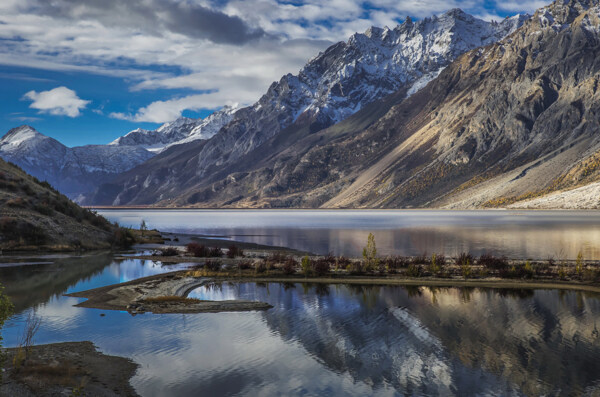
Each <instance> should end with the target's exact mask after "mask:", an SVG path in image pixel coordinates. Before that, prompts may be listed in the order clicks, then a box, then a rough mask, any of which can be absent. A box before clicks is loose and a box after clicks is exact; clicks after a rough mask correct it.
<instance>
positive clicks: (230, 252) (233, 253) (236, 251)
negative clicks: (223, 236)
mask: <svg viewBox="0 0 600 397" xmlns="http://www.w3.org/2000/svg"><path fill="white" fill-rule="evenodd" d="M238 256H244V251H242V249H241V248H239V247H238V246H237V245H235V244H232V245H230V246H229V247H228V248H227V257H228V258H235V257H238Z"/></svg>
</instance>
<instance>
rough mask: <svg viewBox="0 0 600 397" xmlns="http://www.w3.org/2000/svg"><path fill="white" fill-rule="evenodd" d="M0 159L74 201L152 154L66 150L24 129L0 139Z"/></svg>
mask: <svg viewBox="0 0 600 397" xmlns="http://www.w3.org/2000/svg"><path fill="white" fill-rule="evenodd" d="M0 157H2V158H3V159H5V160H7V161H10V162H13V163H15V164H17V165H19V166H20V167H22V168H23V169H24V170H25V171H27V172H28V173H30V174H32V175H33V176H35V177H37V178H39V179H41V180H45V181H47V182H49V183H50V184H51V185H52V186H54V187H56V189H58V190H60V191H61V192H63V193H65V194H66V195H68V196H69V197H71V198H77V196H78V195H80V194H82V193H85V192H89V191H93V189H94V188H95V187H96V186H98V185H99V184H100V183H102V182H104V181H106V180H108V178H110V177H111V176H114V175H116V174H119V173H122V172H124V171H127V170H129V169H131V168H133V167H134V166H136V165H138V164H140V163H142V162H144V161H146V160H148V159H149V158H150V157H152V153H150V152H148V151H147V150H145V149H143V148H141V147H125V146H107V145H87V146H79V147H73V148H69V147H66V146H65V145H63V144H61V143H60V142H58V141H57V140H55V139H52V138H50V137H47V136H45V135H42V134H40V133H39V132H37V131H36V130H35V129H33V128H32V127H30V126H26V125H25V126H21V127H18V128H13V129H12V130H10V131H9V132H8V133H7V134H6V135H4V137H2V139H0Z"/></svg>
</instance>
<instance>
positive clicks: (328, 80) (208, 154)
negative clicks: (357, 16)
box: [92, 10, 527, 205]
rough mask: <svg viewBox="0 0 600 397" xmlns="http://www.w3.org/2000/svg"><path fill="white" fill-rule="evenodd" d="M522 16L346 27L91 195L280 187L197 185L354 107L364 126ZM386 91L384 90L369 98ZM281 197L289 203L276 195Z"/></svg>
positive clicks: (199, 194)
mask: <svg viewBox="0 0 600 397" xmlns="http://www.w3.org/2000/svg"><path fill="white" fill-rule="evenodd" d="M526 19H527V18H526V17H524V16H517V17H514V18H509V19H506V20H504V21H502V22H501V23H488V22H484V21H482V20H478V19H476V18H474V17H472V16H469V15H467V14H465V13H464V12H462V11H460V10H451V11H449V12H447V13H446V14H444V15H442V16H440V17H432V18H426V19H424V20H422V21H419V22H412V21H411V20H410V19H407V20H406V21H405V22H404V23H403V24H401V25H399V26H398V27H396V28H395V29H388V28H386V29H379V28H371V29H369V30H368V31H367V32H365V33H364V34H355V35H353V36H352V37H351V38H350V39H349V40H348V41H347V42H340V43H338V44H335V45H333V46H331V47H330V48H328V49H327V50H326V51H325V52H323V53H321V54H319V55H318V56H317V57H315V58H313V59H312V60H311V61H309V63H308V64H307V65H306V66H305V67H304V68H303V69H302V70H301V71H300V73H299V74H298V75H297V76H293V75H291V74H288V75H286V76H284V77H283V78H282V79H281V80H280V81H279V82H276V83H273V85H271V87H270V88H269V90H268V91H267V93H266V94H265V95H264V96H263V97H262V98H261V99H260V100H259V101H258V102H257V103H255V104H254V105H253V106H250V107H247V108H244V109H240V110H238V111H237V112H236V113H235V114H234V115H233V119H232V120H231V122H229V123H228V124H227V125H225V126H224V127H223V128H222V129H221V130H220V132H219V133H218V134H216V135H215V136H214V137H213V138H212V139H209V140H207V141H204V142H194V143H192V144H189V145H180V146H179V147H172V148H170V149H168V150H166V151H164V152H163V153H161V154H160V155H158V156H157V157H155V158H153V159H152V160H150V161H148V162H146V163H144V164H143V165H142V166H140V167H137V168H136V169H135V170H132V171H130V172H127V173H125V174H124V175H121V176H119V177H118V178H116V179H115V180H114V181H113V182H112V183H110V184H107V185H105V186H103V187H101V188H100V189H99V191H98V194H97V195H96V196H95V197H94V198H93V199H92V202H94V203H97V204H114V205H118V204H152V203H156V202H161V203H162V204H169V205H188V204H191V205H224V204H225V205H228V204H232V205H233V203H234V202H235V201H240V200H239V199H238V200H233V199H234V198H236V197H238V196H240V197H241V198H247V197H248V196H252V197H254V196H257V195H258V196H263V195H264V194H267V195H271V194H277V195H279V194H280V193H281V192H282V191H283V192H285V191H286V190H289V189H288V188H289V187H286V186H282V185H280V184H279V182H277V186H275V189H274V190H273V189H272V188H271V187H269V186H270V184H269V182H268V181H267V180H264V179H260V180H254V181H253V182H252V183H251V185H253V184H257V185H267V186H266V187H264V186H263V187H262V188H261V190H263V191H262V192H256V188H254V189H253V188H252V186H244V187H242V188H241V189H240V193H237V192H236V193H235V197H232V196H231V195H230V194H225V195H224V196H223V197H222V198H221V199H218V200H214V199H213V198H212V197H211V195H212V196H214V194H212V193H209V194H205V193H207V192H209V191H212V190H213V188H212V187H211V186H212V185H213V183H215V182H218V183H226V181H235V180H236V176H235V175H237V173H238V172H248V171H252V172H257V167H259V165H258V164H257V162H263V161H264V160H265V159H266V158H273V157H276V156H280V155H282V153H283V152H285V151H287V150H288V148H289V146H290V145H292V144H295V143H297V142H298V141H301V140H304V142H305V143H306V142H308V141H310V142H312V143H314V142H313V138H314V136H315V133H317V132H319V131H322V130H323V129H325V128H327V127H330V126H332V125H334V124H336V123H340V122H346V121H347V120H348V118H349V116H351V115H356V114H357V112H358V113H360V114H361V115H362V116H361V117H362V119H361V118H357V117H355V116H352V117H354V119H353V120H354V121H353V122H354V123H355V124H356V128H354V129H361V128H363V129H364V127H366V126H368V125H369V124H370V123H372V122H374V121H375V120H377V119H378V118H379V117H381V116H383V115H384V114H385V112H386V111H387V110H388V109H389V107H390V106H392V105H394V104H395V103H397V102H399V101H400V100H402V99H404V98H406V97H407V96H410V95H413V94H415V92H417V91H418V90H419V89H420V88H422V87H424V86H425V85H426V83H427V82H428V81H430V80H431V79H434V78H435V77H436V76H437V75H438V74H439V73H440V72H441V71H442V70H443V69H444V68H445V67H446V66H447V65H449V64H450V63H451V62H452V61H453V60H454V59H456V58H457V57H458V56H459V55H460V54H462V53H464V52H465V51H468V50H472V49H474V48H477V47H480V46H482V45H488V44H491V43H494V42H496V41H498V40H499V39H501V38H503V37H504V36H506V35H507V34H510V33H511V32H513V31H514V30H515V29H517V28H518V27H519V26H520V25H521V24H522V23H523V22H524V21H525V20H526ZM387 96H390V98H391V99H390V98H388V99H386V100H385V101H383V102H381V103H380V104H379V105H378V106H377V107H373V106H369V105H370V104H373V103H374V101H379V100H382V98H384V97H387ZM334 130H335V131H338V130H339V129H335V127H334ZM307 140H308V141H307ZM278 158H279V157H278ZM283 161H285V160H283ZM288 171H289V170H288ZM261 178H262V177H261ZM267 178H269V177H268V176H267ZM223 181H224V182H223ZM244 185H248V183H247V182H245V183H244ZM265 189H266V190H265ZM269 189H270V190H269ZM213 193H216V192H213ZM232 200H233V201H232ZM252 201H256V200H254V199H252ZM281 204H282V205H288V204H289V205H292V203H291V202H289V203H286V202H285V200H284V202H282V203H281ZM235 205H246V204H242V203H238V204H235ZM248 205H256V204H248ZM269 205H270V204H269ZM273 205H276V204H273ZM293 205H295V204H293ZM302 205H304V204H302ZM306 205H309V204H308V203H306ZM310 205H313V204H310Z"/></svg>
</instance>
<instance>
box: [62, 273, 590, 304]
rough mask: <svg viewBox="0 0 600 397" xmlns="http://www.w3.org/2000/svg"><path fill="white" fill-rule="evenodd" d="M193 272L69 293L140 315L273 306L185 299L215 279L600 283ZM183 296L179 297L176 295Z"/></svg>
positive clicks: (561, 286) (566, 286)
mask: <svg viewBox="0 0 600 397" xmlns="http://www.w3.org/2000/svg"><path fill="white" fill-rule="evenodd" d="M194 273H196V272H194V271H189V270H179V271H174V272H169V273H163V274H158V275H154V276H149V277H143V278H140V279H136V280H132V281H128V282H125V283H119V284H113V285H108V286H105V287H100V288H95V289H91V290H86V291H80V292H75V293H71V294H67V295H65V296H70V297H77V298H86V299H87V300H86V301H84V302H81V303H79V304H77V305H75V306H76V307H86V308H93V309H102V310H122V311H123V310H126V311H128V312H129V313H131V314H133V315H135V314H141V313H145V312H152V313H155V314H167V313H208V312H210V313H216V312H231V311H255V310H268V309H270V308H271V307H272V306H271V305H269V304H267V303H264V302H258V301H241V300H231V301H198V300H196V299H190V300H187V295H188V294H189V293H190V292H191V291H193V290H194V289H196V288H199V287H201V286H203V285H206V284H210V283H213V282H235V283H298V284H329V285H334V284H346V285H350V284H352V285H382V286H406V287H439V288H486V289H537V290H541V289H555V290H570V291H580V292H591V293H597V294H600V285H598V284H591V283H583V282H572V281H571V282H560V281H557V280H547V281H546V280H545V281H542V280H505V279H500V278H493V277H490V278H486V279H467V280H462V279H443V278H434V277H431V278H408V277H401V276H398V277H393V276H391V277H390V276H388V277H382V276H373V277H368V276H349V275H338V276H337V277H336V276H335V275H333V276H327V277H298V276H297V275H291V276H282V275H272V276H268V275H267V276H256V275H241V276H240V275H238V276H236V275H232V274H222V275H218V274H210V275H208V274H206V275H195V274H194ZM161 298H165V300H166V299H167V298H168V299H170V300H171V301H172V303H170V302H161V303H156V302H149V300H152V299H157V300H160V299H161ZM175 298H180V299H175Z"/></svg>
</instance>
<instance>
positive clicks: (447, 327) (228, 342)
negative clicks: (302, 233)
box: [0, 256, 600, 396]
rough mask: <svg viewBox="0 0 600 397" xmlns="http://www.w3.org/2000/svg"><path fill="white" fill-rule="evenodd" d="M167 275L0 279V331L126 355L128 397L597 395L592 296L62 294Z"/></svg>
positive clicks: (122, 267) (138, 272)
mask: <svg viewBox="0 0 600 397" xmlns="http://www.w3.org/2000/svg"><path fill="white" fill-rule="evenodd" d="M31 262H34V261H33V260H32V261H31ZM185 267H186V265H185V264H183V265H178V268H185ZM174 269H175V268H173V267H172V266H168V267H167V266H161V264H160V263H155V262H152V261H142V260H137V259H129V260H125V261H114V260H113V259H112V258H111V257H110V256H88V257H83V258H65V259H59V260H58V261H57V263H56V264H54V265H47V264H46V265H28V266H22V267H10V268H8V267H4V268H0V281H1V282H2V283H3V284H4V285H5V286H6V292H7V293H8V294H9V295H10V296H11V298H12V299H13V301H14V302H15V305H16V310H17V313H18V314H17V315H16V316H15V317H14V318H13V319H11V320H10V321H9V322H8V323H7V325H6V327H5V329H4V330H3V336H4V338H5V340H4V343H5V345H7V346H15V345H16V344H17V343H18V341H19V335H20V334H21V332H22V328H23V323H24V319H25V318H26V317H27V314H28V312H29V311H31V310H36V312H37V314H38V315H39V316H40V317H41V318H42V326H41V329H40V331H39V333H38V334H37V335H36V343H49V342H61V341H81V340H91V341H92V342H94V343H95V344H96V346H98V347H99V348H100V350H101V351H102V352H104V353H107V354H114V355H119V356H125V357H130V358H132V359H133V360H135V361H136V362H137V363H139V364H140V368H139V370H138V372H137V374H136V376H135V377H134V378H133V379H132V384H133V385H134V387H135V388H136V389H137V390H138V392H139V393H140V394H141V395H142V396H165V395H174V396H196V395H207V396H216V395H256V396H259V395H260V396H267V395H328V396H334V395H343V396H346V395H357V396H364V395H443V396H447V395H457V396H465V395H540V394H547V395H569V394H588V395H597V393H599V392H600V339H599V335H598V328H597V327H598V323H600V297H599V296H598V295H595V294H589V293H582V292H565V291H556V290H535V291H534V290H491V289H456V288H444V289H436V288H409V289H407V288H402V287H373V286H371V287H367V286H363V287H361V286H343V285H338V286H328V285H310V284H277V283H271V284H259V285H257V284H255V283H242V284H221V285H213V286H208V287H203V288H200V289H198V290H196V291H194V292H193V293H192V296H195V297H198V298H202V299H237V298H242V299H256V300H261V301H266V302H269V303H271V304H272V305H273V306H274V307H273V308H272V309H270V310H268V311H265V312H248V313H216V314H188V315H152V314H144V315H138V316H135V317H132V316H131V315H129V314H127V313H123V312H110V311H101V310H95V309H84V308H76V307H73V305H74V304H76V303H78V302H79V301H80V300H79V299H76V298H69V297H64V296H62V294H64V293H67V292H72V291H80V290H85V289H89V288H94V287H98V286H102V285H108V284H113V283H116V282H122V281H128V280H131V279H134V278H138V277H142V276H146V275H152V274H157V273H160V272H165V271H171V270H174ZM101 314H105V316H101Z"/></svg>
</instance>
